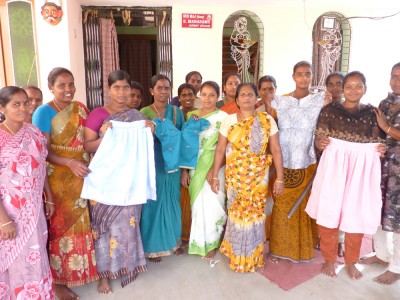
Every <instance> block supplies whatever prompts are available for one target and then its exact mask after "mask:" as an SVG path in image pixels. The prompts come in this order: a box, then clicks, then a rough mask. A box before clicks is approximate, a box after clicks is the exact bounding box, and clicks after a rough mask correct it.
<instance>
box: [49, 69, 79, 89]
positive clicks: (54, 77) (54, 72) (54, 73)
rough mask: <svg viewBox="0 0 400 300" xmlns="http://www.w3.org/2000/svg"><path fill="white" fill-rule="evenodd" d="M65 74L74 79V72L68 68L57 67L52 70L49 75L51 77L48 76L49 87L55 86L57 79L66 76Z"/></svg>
mask: <svg viewBox="0 0 400 300" xmlns="http://www.w3.org/2000/svg"><path fill="white" fill-rule="evenodd" d="M65 73H67V74H69V75H71V76H72V78H74V75H73V74H72V72H71V71H70V70H68V69H66V68H61V67H56V68H54V69H53V70H51V71H50V73H49V76H47V83H48V85H49V86H53V85H54V83H55V82H56V80H57V77H58V76H60V75H61V74H65Z"/></svg>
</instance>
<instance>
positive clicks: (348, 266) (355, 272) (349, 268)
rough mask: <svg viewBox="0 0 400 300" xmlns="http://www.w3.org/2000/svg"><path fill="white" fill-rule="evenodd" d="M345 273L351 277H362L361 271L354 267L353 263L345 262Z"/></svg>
mask: <svg viewBox="0 0 400 300" xmlns="http://www.w3.org/2000/svg"><path fill="white" fill-rule="evenodd" d="M345 266H346V271H347V274H349V276H350V278H351V279H360V278H361V277H362V274H361V272H360V271H359V270H358V269H357V268H356V265H355V264H345Z"/></svg>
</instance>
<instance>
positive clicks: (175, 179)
mask: <svg viewBox="0 0 400 300" xmlns="http://www.w3.org/2000/svg"><path fill="white" fill-rule="evenodd" d="M140 112H141V113H143V114H144V115H145V116H146V117H148V118H149V119H151V120H152V119H155V118H157V114H156V113H155V112H154V111H153V110H152V109H151V108H150V106H147V107H144V108H142V109H141V110H140ZM164 117H165V118H166V119H169V120H171V121H172V123H173V124H174V125H175V127H177V128H178V129H181V128H182V125H183V123H184V118H183V113H182V111H181V110H180V109H177V108H176V106H175V108H174V106H172V105H169V104H167V106H166V109H165V113H164ZM162 151H163V149H162V147H161V143H160V141H159V140H158V138H157V137H155V140H154V160H155V165H156V189H157V201H148V202H147V203H146V204H144V205H143V210H142V219H141V223H140V227H141V231H142V240H143V248H144V252H145V255H146V257H149V258H153V257H161V256H168V255H171V254H172V253H174V252H175V251H176V250H177V249H178V248H179V247H180V245H181V233H182V213H181V207H180V201H179V199H180V175H181V172H180V171H178V172H173V173H167V172H166V171H165V167H164V159H163V155H162Z"/></svg>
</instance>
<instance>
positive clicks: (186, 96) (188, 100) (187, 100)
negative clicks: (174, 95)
mask: <svg viewBox="0 0 400 300" xmlns="http://www.w3.org/2000/svg"><path fill="white" fill-rule="evenodd" d="M195 99H196V97H195V96H194V93H193V91H192V89H190V88H185V89H183V91H182V92H181V95H180V96H179V102H180V103H182V107H183V108H185V109H193V106H194V100H195Z"/></svg>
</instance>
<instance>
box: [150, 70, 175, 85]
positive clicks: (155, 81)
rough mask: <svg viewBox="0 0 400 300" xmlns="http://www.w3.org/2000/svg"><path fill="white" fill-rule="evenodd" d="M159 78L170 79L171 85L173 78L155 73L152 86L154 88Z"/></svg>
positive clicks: (151, 82)
mask: <svg viewBox="0 0 400 300" xmlns="http://www.w3.org/2000/svg"><path fill="white" fill-rule="evenodd" d="M159 80H168V82H169V85H171V80H170V79H169V78H168V76H165V75H163V74H157V75H154V76H153V77H151V79H150V88H152V89H154V87H155V86H156V84H157V81H159Z"/></svg>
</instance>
